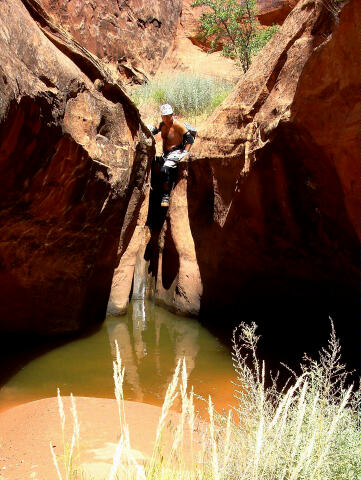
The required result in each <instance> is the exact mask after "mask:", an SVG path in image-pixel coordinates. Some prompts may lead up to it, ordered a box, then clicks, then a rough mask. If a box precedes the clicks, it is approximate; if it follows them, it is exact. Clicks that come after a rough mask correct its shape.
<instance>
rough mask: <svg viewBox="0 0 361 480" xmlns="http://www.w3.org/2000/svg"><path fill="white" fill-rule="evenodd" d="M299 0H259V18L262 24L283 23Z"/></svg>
mask: <svg viewBox="0 0 361 480" xmlns="http://www.w3.org/2000/svg"><path fill="white" fill-rule="evenodd" d="M297 2H298V0H258V1H257V4H258V20H259V21H260V23H261V24H262V25H274V24H278V25H282V23H283V22H284V20H285V18H286V17H287V15H288V14H289V13H290V11H291V10H292V9H293V8H294V6H295V5H296V3H297Z"/></svg>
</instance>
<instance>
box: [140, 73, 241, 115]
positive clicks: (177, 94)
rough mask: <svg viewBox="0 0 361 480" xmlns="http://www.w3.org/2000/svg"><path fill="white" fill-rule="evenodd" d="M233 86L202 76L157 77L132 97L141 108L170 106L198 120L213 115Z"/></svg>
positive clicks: (141, 87) (177, 111)
mask: <svg viewBox="0 0 361 480" xmlns="http://www.w3.org/2000/svg"><path fill="white" fill-rule="evenodd" d="M233 86H234V85H233V84H232V83H231V82H228V81H226V80H220V79H217V78H213V77H205V76H202V75H196V74H189V73H178V74H175V75H167V76H166V77H163V78H154V79H151V80H149V82H148V83H145V84H143V85H141V86H139V87H137V88H136V89H135V90H134V91H133V93H132V94H131V95H132V97H133V100H134V102H135V103H136V104H137V106H138V107H139V108H140V109H144V107H145V110H147V111H149V110H150V109H151V108H153V109H155V110H156V111H155V114H154V116H157V117H158V118H159V110H158V107H159V106H160V105H162V104H163V103H170V104H171V105H172V106H173V108H174V112H175V113H176V114H177V115H181V116H185V117H196V116H200V115H203V114H205V113H207V114H210V113H211V112H212V111H213V110H214V109H215V108H216V107H217V106H218V105H219V104H220V103H221V102H222V101H223V100H224V99H225V98H226V96H227V95H228V94H229V93H230V92H231V90H232V89H233Z"/></svg>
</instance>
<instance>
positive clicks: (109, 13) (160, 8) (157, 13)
mask: <svg viewBox="0 0 361 480" xmlns="http://www.w3.org/2000/svg"><path fill="white" fill-rule="evenodd" d="M40 1H41V4H42V5H43V7H44V9H45V10H46V11H47V12H48V13H50V14H51V15H53V16H54V18H55V19H56V21H57V22H58V23H59V24H61V25H62V26H63V27H64V28H65V29H66V30H67V31H69V32H70V33H71V35H72V36H74V38H75V39H76V40H77V41H78V42H79V43H80V44H81V45H82V46H84V47H85V48H86V49H88V50H89V51H90V52H92V53H94V54H95V55H97V56H98V57H99V58H101V59H102V60H103V61H106V62H108V63H109V65H110V66H112V67H113V68H114V69H115V71H117V73H119V75H120V76H121V78H122V79H123V80H124V81H129V82H136V83H139V82H142V81H143V80H144V79H145V78H147V77H148V76H151V75H154V73H155V72H156V70H157V68H158V67H159V64H160V62H161V60H162V59H163V57H164V56H165V54H166V53H167V51H168V49H169V47H170V46H171V44H172V42H173V39H174V36H175V32H176V28H177V24H178V20H179V16H180V13H181V10H182V0H157V1H156V2H149V1H147V0H128V1H126V0H106V1H104V0H72V1H71V2H67V1H62V0H40Z"/></svg>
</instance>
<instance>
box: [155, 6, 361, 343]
mask: <svg viewBox="0 0 361 480" xmlns="http://www.w3.org/2000/svg"><path fill="white" fill-rule="evenodd" d="M358 9H359V6H358V2H357V1H356V0H355V1H353V0H352V1H351V2H350V3H348V4H347V5H346V6H345V7H344V8H343V10H342V12H341V15H340V20H339V23H337V22H335V19H334V18H333V16H332V15H331V14H330V12H329V11H328V10H327V9H325V8H324V7H323V5H322V4H321V3H318V2H317V3H315V2H313V1H310V0H306V1H302V2H301V3H300V4H298V5H297V6H296V7H295V9H294V10H293V11H292V12H291V14H290V15H289V17H288V18H287V20H286V21H285V23H284V24H283V26H282V27H281V29H280V31H279V33H278V34H277V35H276V36H275V37H274V38H273V39H272V40H271V42H270V43H269V44H268V45H267V46H266V47H265V49H264V50H263V51H262V53H261V54H260V55H259V56H258V57H257V58H256V59H255V61H254V63H253V65H252V66H251V69H250V70H249V71H248V72H247V74H246V75H245V76H244V77H243V78H242V79H241V81H240V82H239V83H238V85H237V87H236V88H235V90H234V91H233V92H232V93H231V94H230V96H229V97H228V98H227V99H226V100H225V102H224V103H223V104H222V105H221V106H220V107H219V108H218V109H217V110H216V111H215V112H214V114H213V115H212V117H211V118H210V119H209V121H208V125H207V127H206V128H205V129H204V130H202V131H201V132H200V134H199V137H198V138H197V140H196V143H195V145H194V147H193V149H192V153H191V160H190V161H189V163H188V164H184V165H183V166H182V167H181V168H180V172H179V179H178V184H177V185H176V188H175V190H174V192H173V193H172V197H171V205H170V208H169V215H168V218H167V220H166V222H165V225H164V228H163V230H162V232H161V233H160V236H159V258H158V260H157V262H154V261H153V268H151V271H152V274H153V275H155V276H156V278H157V280H156V290H155V297H156V299H157V301H158V302H159V303H161V304H163V305H165V306H167V307H168V308H171V309H172V310H175V311H178V312H182V313H188V314H194V315H200V316H203V317H204V318H205V319H206V321H208V322H210V321H211V318H212V317H214V316H215V317H216V316H217V314H218V315H219V316H220V318H224V317H225V316H227V315H229V317H228V318H230V319H234V320H235V321H237V319H240V318H242V316H243V318H244V315H245V312H246V310H247V306H248V307H249V311H251V312H253V313H254V312H255V311H257V309H259V308H263V309H264V311H266V312H267V309H268V307H270V306H271V304H272V302H276V298H277V299H281V300H280V301H281V303H282V302H284V303H285V302H287V301H289V302H291V303H292V305H293V309H291V310H290V315H289V317H292V316H293V315H294V312H295V310H297V309H298V308H299V306H300V304H302V303H303V299H305V298H309V299H312V298H313V299H314V300H315V301H316V302H317V301H318V300H320V299H321V298H328V299H329V305H330V304H331V303H332V300H333V298H335V297H337V296H340V297H342V296H343V295H346V296H347V295H348V296H350V297H353V298H354V297H355V295H357V292H358V265H359V243H358V236H359V233H360V232H359V223H358V222H359V220H358V219H359V214H360V211H359V191H360V190H359V188H360V185H359V173H358V168H359V165H358V159H359V93H358V82H359V70H358V67H359V66H358V64H357V62H356V61H355V62H350V59H351V58H354V59H356V58H358V56H357V45H358V43H357V38H358V37H357V36H358V29H357V20H356V19H357V18H358V13H357V11H358ZM165 272H167V273H166V274H165ZM169 272H172V273H171V275H170V273H169ZM346 303H347V302H346ZM345 309H346V305H345ZM269 311H270V310H269ZM273 312H274V310H273ZM273 314H274V315H277V314H275V313H273ZM230 321H231V320H230ZM326 328H327V326H326ZM325 331H327V330H325ZM323 340H325V337H323Z"/></svg>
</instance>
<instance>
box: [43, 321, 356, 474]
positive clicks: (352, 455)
mask: <svg viewBox="0 0 361 480" xmlns="http://www.w3.org/2000/svg"><path fill="white" fill-rule="evenodd" d="M331 325H332V327H331V336H330V340H329V342H328V346H327V348H324V349H322V350H321V352H320V358H319V360H317V361H316V360H313V359H310V358H308V357H305V358H304V362H303V363H302V364H301V369H300V374H298V375H296V374H293V377H290V379H289V381H288V382H286V384H285V385H284V387H283V388H281V389H280V388H279V386H277V384H276V383H277V379H273V381H272V382H271V385H270V386H269V387H267V386H266V383H267V382H266V376H267V372H266V368H265V364H264V362H260V360H259V359H258V356H257V342H258V336H257V335H256V325H255V324H251V325H246V324H244V323H242V324H241V325H240V327H239V328H238V329H237V330H235V331H234V334H233V362H234V368H235V372H236V377H237V380H236V382H235V399H236V405H235V406H234V407H233V408H232V410H231V411H229V412H228V414H227V413H223V414H219V413H217V412H216V411H215V409H214V405H213V403H212V400H211V398H210V397H209V399H208V417H209V418H208V423H207V424H206V423H203V424H202V426H201V428H200V429H201V432H200V434H201V438H202V444H201V445H199V444H198V445H197V448H195V446H194V438H193V437H194V434H195V410H194V404H193V390H191V391H190V392H188V385H187V384H188V378H187V369H186V363H185V360H184V359H183V361H178V364H177V367H176V369H175V373H174V376H173V379H172V381H171V383H170V385H169V387H168V390H167V394H166V397H165V401H164V404H163V407H162V410H161V415H160V419H159V424H158V429H157V432H156V438H155V443H154V450H153V454H152V456H151V458H150V459H149V460H148V462H147V464H146V465H145V468H143V466H142V465H139V464H138V463H137V461H136V459H135V458H134V457H133V456H132V453H131V452H132V451H131V448H130V442H129V431H128V427H127V426H126V423H125V422H126V419H125V410H124V397H123V387H122V385H123V381H124V369H123V367H122V362H121V359H120V352H119V349H118V346H117V345H116V359H115V361H114V380H115V396H116V400H117V404H118V409H119V418H120V422H121V428H120V431H121V436H120V440H119V443H118V445H117V448H116V452H115V455H114V462H113V466H112V468H111V471H110V475H109V477H108V480H115V479H117V478H122V479H124V480H156V479H157V480H158V479H161V480H168V479H169V480H171V479H175V478H176V479H179V480H202V479H204V480H221V479H224V480H226V479H227V480H232V479H237V480H239V479H242V480H311V479H312V480H357V479H359V478H360V473H361V435H360V434H361V418H360V417H361V415H360V403H361V395H360V390H359V389H358V390H354V388H353V386H352V385H349V386H347V385H346V380H347V373H346V370H345V366H344V365H342V364H341V362H340V345H339V342H338V340H337V338H336V334H335V330H334V328H333V324H331ZM178 396H179V397H180V399H181V412H180V413H179V414H178V423H177V424H176V425H175V426H174V428H173V430H172V434H173V437H172V438H171V442H170V443H169V437H167V439H168V446H167V445H165V442H164V440H165V436H164V434H165V432H166V430H167V425H168V422H167V418H168V414H169V412H170V409H171V408H172V406H173V405H174V401H175V399H176V398H177V397H178ZM59 412H60V416H61V420H62V427H64V422H65V417H64V414H63V408H62V403H61V399H60V395H59ZM73 419H74V424H77V417H76V415H74V413H73ZM186 426H189V429H188V432H187V429H186ZM76 432H79V427H74V433H73V440H72V442H71V443H72V445H73V447H72V448H71V451H72V449H73V448H74V445H75V443H76V436H77V435H78V433H76ZM168 433H169V431H168ZM185 446H188V452H185V448H184V447H185ZM189 449H190V452H189ZM52 454H53V451H52ZM53 457H54V463H55V465H56V467H57V472H58V476H59V480H62V477H61V474H60V469H59V466H58V463H57V461H56V458H55V455H54V454H53ZM71 457H72V455H70V457H69V455H68V457H67V458H68V459H67V465H69V458H71ZM65 467H66V466H65ZM65 471H66V477H65V478H67V479H68V478H71V477H70V476H69V472H70V467H66V468H65Z"/></svg>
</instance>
